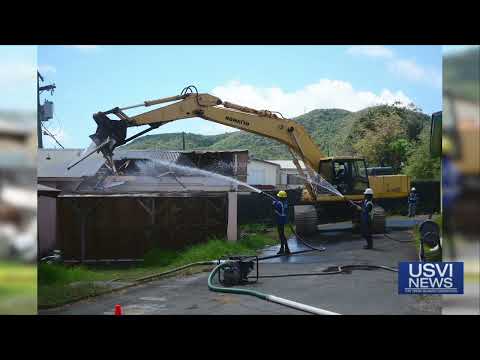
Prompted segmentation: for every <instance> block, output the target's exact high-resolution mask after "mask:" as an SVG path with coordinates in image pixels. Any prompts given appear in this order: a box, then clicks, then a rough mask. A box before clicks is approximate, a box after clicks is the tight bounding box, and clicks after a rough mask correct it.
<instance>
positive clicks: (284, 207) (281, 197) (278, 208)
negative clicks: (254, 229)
mask: <svg viewBox="0 0 480 360" xmlns="http://www.w3.org/2000/svg"><path fill="white" fill-rule="evenodd" d="M287 197H288V196H287V192H286V191H284V190H280V191H279V192H278V194H277V198H278V199H277V200H275V201H274V202H273V208H274V210H275V215H276V222H277V229H278V237H279V238H280V251H279V252H278V253H277V255H289V254H290V249H289V247H288V241H287V238H286V236H285V224H286V223H287V220H288V202H287Z"/></svg>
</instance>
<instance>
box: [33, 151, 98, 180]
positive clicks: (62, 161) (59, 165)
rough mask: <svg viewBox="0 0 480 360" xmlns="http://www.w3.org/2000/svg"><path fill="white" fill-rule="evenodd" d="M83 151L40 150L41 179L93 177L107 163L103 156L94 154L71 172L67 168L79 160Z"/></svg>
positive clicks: (38, 174)
mask: <svg viewBox="0 0 480 360" xmlns="http://www.w3.org/2000/svg"><path fill="white" fill-rule="evenodd" d="M83 151H84V150H83V149H38V170H37V171H38V172H37V176H38V177H39V178H81V177H83V176H93V175H95V174H96V173H97V171H98V170H99V169H100V168H101V167H102V165H103V164H104V163H105V159H104V158H103V156H102V154H97V153H95V154H93V155H92V156H89V157H88V158H86V159H85V160H83V161H82V162H80V163H79V164H77V165H75V166H74V167H73V168H71V169H70V170H67V167H68V166H69V165H71V164H73V163H74V162H75V161H77V160H79V159H80V158H81V157H82V155H83Z"/></svg>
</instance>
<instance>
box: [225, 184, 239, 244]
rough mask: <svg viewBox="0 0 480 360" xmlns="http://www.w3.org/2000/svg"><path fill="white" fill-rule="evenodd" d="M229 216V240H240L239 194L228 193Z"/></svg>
mask: <svg viewBox="0 0 480 360" xmlns="http://www.w3.org/2000/svg"><path fill="white" fill-rule="evenodd" d="M227 206H228V215H227V217H228V218H227V221H228V222H227V239H228V241H237V240H238V193H237V192H233V191H231V192H229V193H228V205H227Z"/></svg>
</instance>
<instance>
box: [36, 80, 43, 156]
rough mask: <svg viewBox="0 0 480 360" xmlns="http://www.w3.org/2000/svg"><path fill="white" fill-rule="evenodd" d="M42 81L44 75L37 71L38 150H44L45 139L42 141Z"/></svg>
mask: <svg viewBox="0 0 480 360" xmlns="http://www.w3.org/2000/svg"><path fill="white" fill-rule="evenodd" d="M40 79H42V81H43V77H42V75H40V73H39V72H38V71H37V138H38V148H39V149H42V148H43V139H42V114H41V108H40Z"/></svg>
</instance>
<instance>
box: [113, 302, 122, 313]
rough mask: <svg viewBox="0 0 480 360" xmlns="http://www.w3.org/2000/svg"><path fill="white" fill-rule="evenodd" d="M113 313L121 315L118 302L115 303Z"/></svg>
mask: <svg viewBox="0 0 480 360" xmlns="http://www.w3.org/2000/svg"><path fill="white" fill-rule="evenodd" d="M115 315H123V313H122V307H121V306H120V305H119V304H117V305H115Z"/></svg>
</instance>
